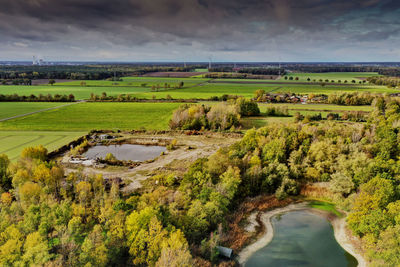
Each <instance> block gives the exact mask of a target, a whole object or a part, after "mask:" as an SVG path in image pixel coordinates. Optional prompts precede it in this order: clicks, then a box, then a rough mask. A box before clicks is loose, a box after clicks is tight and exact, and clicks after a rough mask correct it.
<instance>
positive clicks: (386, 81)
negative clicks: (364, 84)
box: [367, 73, 400, 88]
mask: <svg viewBox="0 0 400 267" xmlns="http://www.w3.org/2000/svg"><path fill="white" fill-rule="evenodd" d="M398 76H399V77H400V73H399V75H398ZM399 77H382V76H375V77H369V78H367V80H368V82H370V83H372V84H376V85H386V86H387V87H388V88H397V87H400V78H399Z"/></svg>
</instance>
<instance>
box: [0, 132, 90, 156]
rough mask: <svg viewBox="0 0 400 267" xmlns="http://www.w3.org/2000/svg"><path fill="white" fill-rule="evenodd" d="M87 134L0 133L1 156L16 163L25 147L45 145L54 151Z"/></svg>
mask: <svg viewBox="0 0 400 267" xmlns="http://www.w3.org/2000/svg"><path fill="white" fill-rule="evenodd" d="M86 133H87V132H41V131H17V132H16V131H0V154H3V153H4V154H6V155H7V156H8V157H9V159H10V160H12V161H15V160H16V159H17V158H18V157H19V155H20V154H21V151H22V150H23V149H24V148H25V147H29V146H37V145H43V146H45V147H46V148H47V149H48V151H53V150H55V149H57V148H59V147H61V146H63V145H65V144H68V143H69V142H71V141H73V140H74V139H76V138H78V137H80V136H82V135H85V134H86Z"/></svg>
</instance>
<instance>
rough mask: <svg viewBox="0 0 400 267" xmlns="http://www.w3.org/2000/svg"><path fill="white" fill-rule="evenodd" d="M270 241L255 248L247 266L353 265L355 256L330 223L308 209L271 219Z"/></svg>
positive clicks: (355, 263)
mask: <svg viewBox="0 0 400 267" xmlns="http://www.w3.org/2000/svg"><path fill="white" fill-rule="evenodd" d="M271 222H272V225H273V227H274V237H273V239H272V241H271V242H270V243H269V244H268V245H267V246H265V247H263V248H262V249H260V250H258V251H256V252H255V253H254V254H253V255H252V256H251V257H250V258H249V260H248V261H247V262H246V263H245V266H246V267H259V266H260V267H261V266H273V267H280V266H282V267H291V266H293V267H294V266H296V267H300V266H315V267H331V266H332V267H341V266H344V267H355V266H357V264H358V263H357V260H356V259H355V258H354V257H353V256H351V255H350V254H349V253H347V252H346V251H345V250H344V249H343V248H342V247H341V246H340V245H339V244H338V243H337V242H336V239H335V237H334V233H333V228H332V225H331V224H330V223H329V221H328V220H326V219H325V218H323V217H321V216H319V215H315V214H313V213H311V212H309V211H291V212H288V213H284V214H281V215H278V216H275V217H273V218H272V219H271Z"/></svg>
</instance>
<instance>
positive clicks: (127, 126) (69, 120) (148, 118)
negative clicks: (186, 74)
mask: <svg viewBox="0 0 400 267" xmlns="http://www.w3.org/2000/svg"><path fill="white" fill-rule="evenodd" d="M0 105H1V104H0ZM179 105H180V104H179V103H80V104H76V105H71V106H66V107H62V108H60V109H56V110H50V111H45V112H41V113H37V114H33V115H29V116H26V117H22V118H18V119H14V120H10V121H5V122H1V123H0V130H13V131H18V130H21V131H90V130H92V129H109V130H118V129H121V130H133V129H147V130H165V129H167V128H168V121H169V119H170V117H171V115H172V111H173V110H174V109H176V108H177V107H178V106H179Z"/></svg>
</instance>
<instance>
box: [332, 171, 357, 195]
mask: <svg viewBox="0 0 400 267" xmlns="http://www.w3.org/2000/svg"><path fill="white" fill-rule="evenodd" d="M330 189H331V190H332V191H333V192H334V193H340V194H342V195H344V196H346V195H348V194H350V192H351V191H352V190H353V189H354V183H353V181H352V180H351V177H348V176H347V175H344V174H343V173H340V172H338V173H334V174H332V175H331V185H330Z"/></svg>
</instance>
